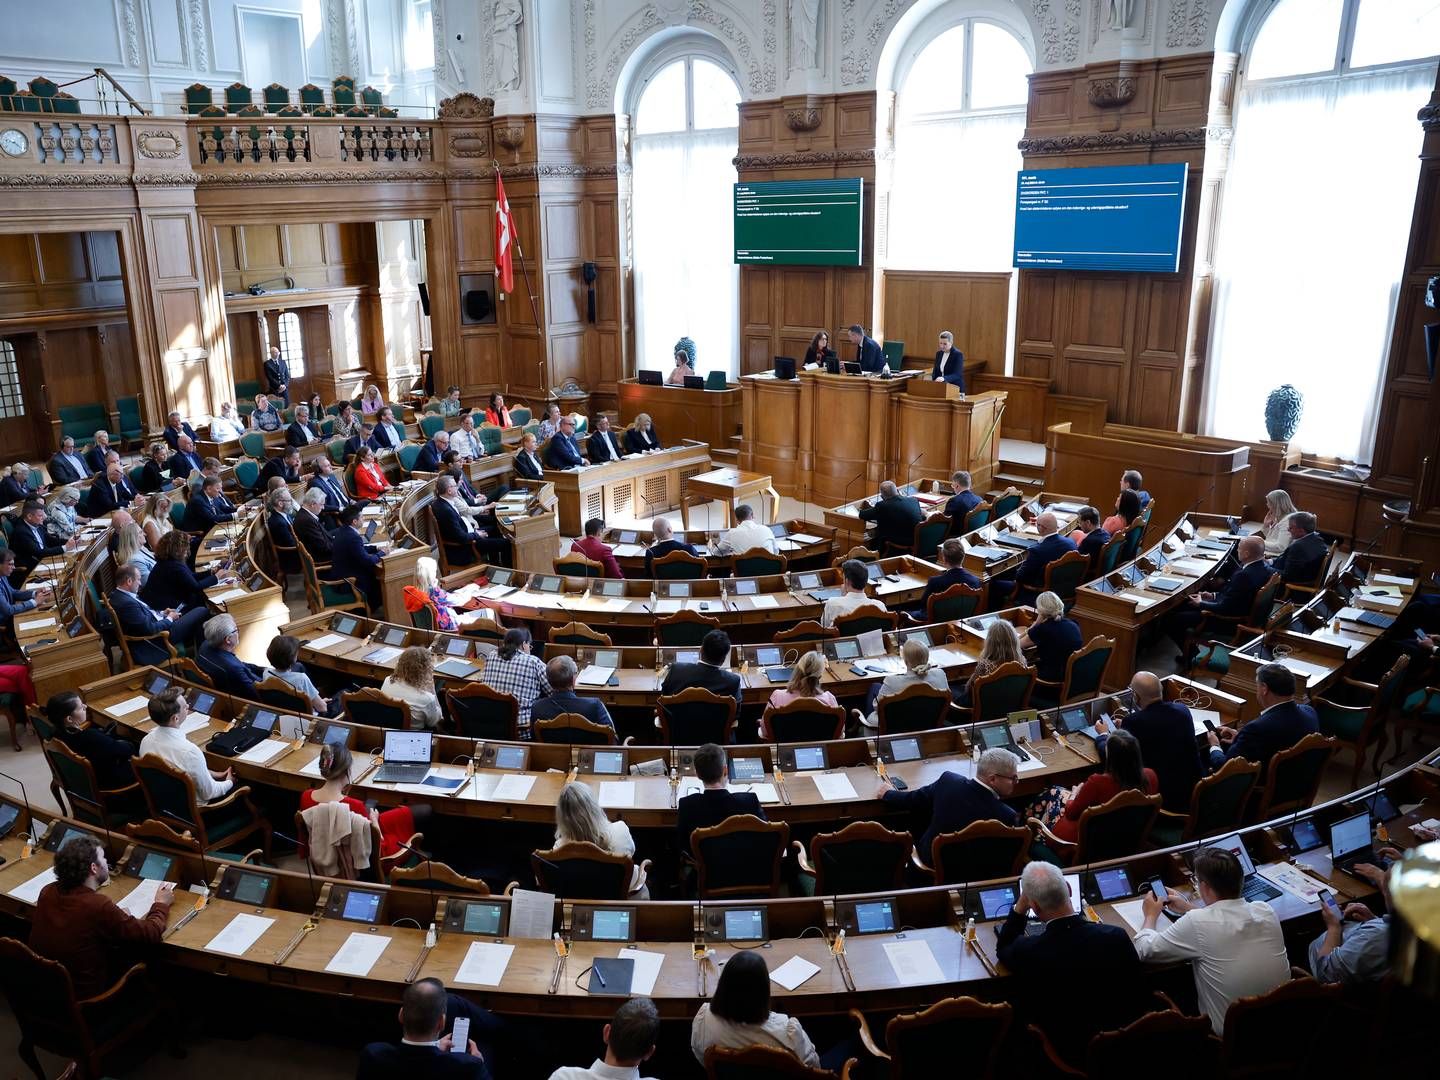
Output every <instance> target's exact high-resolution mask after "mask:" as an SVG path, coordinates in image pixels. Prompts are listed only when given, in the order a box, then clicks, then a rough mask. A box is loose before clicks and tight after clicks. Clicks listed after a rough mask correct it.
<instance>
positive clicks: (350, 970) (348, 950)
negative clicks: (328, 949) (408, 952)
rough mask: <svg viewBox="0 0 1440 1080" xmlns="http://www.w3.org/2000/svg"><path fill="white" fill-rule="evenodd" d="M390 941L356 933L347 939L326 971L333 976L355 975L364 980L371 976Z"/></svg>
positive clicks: (376, 935)
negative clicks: (376, 962)
mask: <svg viewBox="0 0 1440 1080" xmlns="http://www.w3.org/2000/svg"><path fill="white" fill-rule="evenodd" d="M389 944H390V939H389V938H388V937H384V936H383V935H381V934H364V933H360V932H358V931H357V932H356V933H353V934H351V935H350V936H349V937H348V938H346V939H345V944H343V945H341V946H340V948H339V949H337V950H336V952H335V955H334V956H332V957H331V958H330V962H329V963H328V964H326V965H325V970H326V971H328V972H330V973H331V974H332V975H354V976H356V977H357V978H361V979H363V978H364V977H365V976H366V975H369V974H370V969H371V968H373V967H374V966H375V961H376V960H379V959H380V954H381V953H383V952H384V951H385V946H386V945H389Z"/></svg>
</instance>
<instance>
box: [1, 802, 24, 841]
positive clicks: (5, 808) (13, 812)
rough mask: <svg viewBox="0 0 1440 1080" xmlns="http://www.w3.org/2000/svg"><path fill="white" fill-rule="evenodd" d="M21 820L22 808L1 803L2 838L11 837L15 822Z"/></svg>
mask: <svg viewBox="0 0 1440 1080" xmlns="http://www.w3.org/2000/svg"><path fill="white" fill-rule="evenodd" d="M19 819H20V808H19V807H18V806H11V805H10V804H9V803H0V836H9V835H10V830H11V829H12V828H13V827H14V825H15V822H16V821H18V820H19Z"/></svg>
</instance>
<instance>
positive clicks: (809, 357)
mask: <svg viewBox="0 0 1440 1080" xmlns="http://www.w3.org/2000/svg"><path fill="white" fill-rule="evenodd" d="M829 350H830V335H829V334H827V333H826V332H825V331H824V330H821V331H818V332H817V333H816V334H815V336H814V337H812V338H811V339H810V344H809V345H807V346H806V347H805V359H804V360H803V361H802V365H803V366H804V367H807V368H808V367H810V366H811V365H812V364H813V365H815V366H816V367H819V366H820V365H822V364H824V363H825V354H826V352H828V351H829Z"/></svg>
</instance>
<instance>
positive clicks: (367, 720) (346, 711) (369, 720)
mask: <svg viewBox="0 0 1440 1080" xmlns="http://www.w3.org/2000/svg"><path fill="white" fill-rule="evenodd" d="M340 702H341V705H342V710H341V711H342V713H343V715H344V717H345V719H346V720H348V721H349V722H350V723H352V724H359V725H360V726H362V727H378V728H391V729H394V730H398V731H408V730H410V729H411V728H412V727H414V726H415V720H414V717H413V716H412V714H411V712H410V704H409V702H405V701H397V700H395V699H394V698H391V697H387V696H386V695H384V694H382V693H381V692H380V691H379V690H376V689H375V688H374V687H365V688H364V689H362V690H347V691H345V692H344V693H342V694H341V695H340Z"/></svg>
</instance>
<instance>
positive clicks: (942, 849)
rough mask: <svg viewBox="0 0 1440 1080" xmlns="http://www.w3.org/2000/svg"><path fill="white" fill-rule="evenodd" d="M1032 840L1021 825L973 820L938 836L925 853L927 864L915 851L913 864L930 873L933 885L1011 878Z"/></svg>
mask: <svg viewBox="0 0 1440 1080" xmlns="http://www.w3.org/2000/svg"><path fill="white" fill-rule="evenodd" d="M1032 839H1033V837H1032V836H1031V835H1030V830H1029V829H1027V828H1025V826H1023V825H1006V824H1004V823H1003V822H1000V821H973V822H971V823H970V824H969V825H967V826H965V828H963V829H961V830H960V831H959V832H951V833H940V834H938V835H937V836H936V837H935V839H934V840H932V841H931V842H930V850H929V851H927V852H925V858H926V859H928V860H929V865H928V866H926V865H925V864H924V863H922V862H921V861H920V859H919V858H918V856H919V854H920V853H919V852H918V851H917V852H916V853H915V854H916V856H917V857H916V859H915V864H916V867H917V868H918V869H920V870H928V871H930V873H932V874H934V875H935V884H936V885H962V884H964V883H965V882H967V881H992V880H994V879H995V878H1007V877H1008V878H1013V877H1014V876H1015V875H1016V874H1018V873H1020V871H1021V870H1023V869H1024V868H1025V863H1026V861H1027V859H1028V858H1029V856H1030V844H1031V841H1032Z"/></svg>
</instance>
